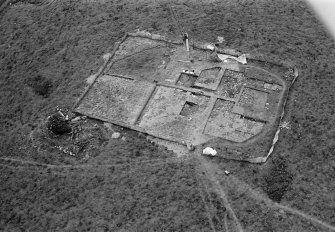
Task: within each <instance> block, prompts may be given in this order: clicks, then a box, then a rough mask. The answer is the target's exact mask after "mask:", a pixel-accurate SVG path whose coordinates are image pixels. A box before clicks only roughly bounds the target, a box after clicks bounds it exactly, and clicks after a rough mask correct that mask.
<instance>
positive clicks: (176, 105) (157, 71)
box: [76, 36, 285, 145]
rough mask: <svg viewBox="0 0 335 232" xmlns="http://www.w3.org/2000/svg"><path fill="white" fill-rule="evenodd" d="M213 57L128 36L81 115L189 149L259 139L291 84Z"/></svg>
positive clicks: (93, 88) (87, 97)
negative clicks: (217, 141)
mask: <svg viewBox="0 0 335 232" xmlns="http://www.w3.org/2000/svg"><path fill="white" fill-rule="evenodd" d="M211 55H212V53H211V52H209V51H206V50H201V49H195V48H193V49H192V50H191V53H190V54H189V53H188V52H187V51H186V49H185V47H184V45H177V44H175V43H170V42H168V41H163V40H162V39H160V40H155V39H150V38H143V37H136V36H128V37H127V38H126V40H125V41H123V43H121V45H120V46H119V49H118V50H117V51H116V52H115V54H114V56H113V58H112V59H111V60H110V61H109V63H108V64H107V66H106V68H105V69H104V71H103V73H102V74H101V75H99V76H98V78H97V79H96V80H95V81H94V83H93V84H92V85H91V86H90V88H89V90H88V91H87V93H86V94H85V95H84V97H83V98H82V99H80V101H79V104H78V105H77V107H76V111H77V112H79V113H82V114H85V115H88V116H90V117H93V118H98V119H102V120H105V121H109V122H112V123H116V124H119V125H122V126H126V127H129V128H131V129H134V130H138V131H141V132H145V133H148V134H150V135H153V136H156V137H159V138H163V139H166V140H170V141H175V142H179V143H183V144H187V143H190V144H193V145H199V144H203V143H206V142H208V141H210V140H212V139H215V138H220V139H223V140H226V141H229V142H233V143H243V142H246V141H248V140H250V139H254V138H257V136H259V135H260V134H261V133H262V132H264V130H268V129H269V127H270V126H272V125H273V124H274V122H275V120H276V118H277V116H278V115H277V114H278V107H279V105H280V104H279V103H280V101H281V100H282V97H283V91H284V89H285V84H283V81H282V80H281V79H280V78H279V77H277V76H275V75H272V74H271V73H268V72H266V71H262V70H261V69H260V68H257V69H256V68H254V67H253V66H250V65H242V64H239V63H237V62H236V61H235V60H228V61H227V62H221V63H218V62H214V61H212V59H211V58H210V56H211ZM190 56H193V57H191V58H192V62H190ZM254 69H255V70H254ZM245 70H247V71H245ZM249 75H250V76H249ZM258 76H259V78H258Z"/></svg>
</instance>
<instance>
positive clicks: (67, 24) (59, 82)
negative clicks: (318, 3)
mask: <svg viewBox="0 0 335 232" xmlns="http://www.w3.org/2000/svg"><path fill="white" fill-rule="evenodd" d="M168 3H171V4H172V5H173V7H174V11H175V12H176V15H177V16H178V17H179V21H180V22H181V24H182V26H183V27H184V28H185V30H187V32H189V35H190V37H191V38H192V39H195V40H198V41H205V42H215V40H216V37H217V36H224V37H225V39H226V46H227V47H228V48H234V49H237V50H240V51H242V52H245V53H252V54H255V55H258V56H260V57H269V59H271V60H272V61H276V60H277V61H285V62H287V63H288V64H295V65H296V66H297V68H298V69H299V71H301V75H300V73H299V75H300V76H301V78H299V79H298V80H297V82H296V83H295V84H294V85H293V88H292V92H291V94H290V95H289V100H288V111H287V115H286V116H285V118H284V120H285V121H288V122H289V123H290V129H284V130H282V132H281V134H280V136H279V141H278V143H277V147H276V149H275V151H274V153H273V156H272V157H271V159H270V160H268V162H267V163H266V164H265V165H262V166H260V165H251V164H246V163H238V162H232V161H227V160H220V159H217V158H213V159H206V162H207V163H208V165H210V166H207V168H208V169H210V171H211V173H212V174H211V175H210V176H211V178H210V179H213V180H214V182H213V183H215V184H216V187H215V188H213V186H210V187H211V188H213V189H215V190H216V192H217V194H212V195H213V196H212V195H210V196H209V198H210V200H208V201H204V200H203V199H202V197H201V196H200V195H201V194H200V193H199V192H200V191H199V189H200V188H202V186H201V184H199V182H198V181H197V180H196V179H195V174H201V173H199V172H198V171H197V168H196V167H195V166H194V164H193V163H190V162H188V161H185V162H165V160H164V161H162V162H160V161H159V162H158V163H157V165H155V162H154V161H152V162H153V165H151V161H148V162H147V163H146V164H145V162H144V161H143V159H148V160H150V159H153V160H154V159H166V158H167V157H171V156H172V155H173V154H171V152H169V151H166V150H164V149H162V148H161V147H158V146H154V145H152V144H151V143H149V142H148V141H146V140H145V139H142V138H139V137H138V135H137V134H136V133H133V132H131V131H128V130H124V131H121V130H120V128H118V127H114V126H113V128H112V129H113V130H114V131H120V132H122V135H123V136H125V138H126V140H125V141H123V140H121V139H119V140H111V141H109V145H108V146H107V147H106V148H105V149H102V150H100V152H99V153H98V154H97V156H94V157H93V158H94V159H93V158H92V160H89V161H88V163H86V164H83V162H82V161H80V160H77V159H74V158H72V157H67V156H65V155H64V154H63V153H61V152H60V151H59V150H55V149H49V150H48V149H45V150H46V151H45V152H38V151H37V150H36V149H35V148H34V147H32V144H31V141H30V140H29V135H30V134H31V132H32V131H34V130H36V128H38V126H39V125H40V124H41V122H42V121H43V120H44V119H45V118H46V117H47V116H48V115H50V114H51V113H52V112H53V110H54V109H55V106H57V105H58V106H60V107H62V108H71V106H72V105H73V103H74V102H75V101H76V99H77V98H78V97H79V96H80V94H81V93H82V91H83V89H84V86H85V80H86V78H87V77H88V76H90V75H91V74H93V73H96V72H97V70H98V68H99V67H100V66H101V65H102V63H103V59H102V58H101V56H102V55H103V54H105V53H107V52H111V50H112V49H113V46H114V44H115V42H116V41H119V40H120V39H121V38H122V36H123V35H124V33H125V32H129V31H132V30H135V29H137V28H138V29H141V30H142V29H145V30H149V31H151V32H155V33H159V34H162V35H167V36H170V37H172V38H178V37H180V35H178V34H177V29H176V27H175V25H174V23H173V20H172V18H171V13H170V10H169V4H168ZM0 35H1V36H0V99H1V101H0V143H1V148H0V154H1V158H3V159H15V160H22V159H23V160H27V162H33V164H35V162H38V163H45V164H48V165H66V166H67V164H68V163H71V164H74V165H83V166H85V165H87V167H90V168H89V169H85V170H84V171H82V170H77V171H76V170H73V171H71V170H70V169H71V168H66V170H61V171H60V172H56V171H48V169H45V170H44V169H43V168H35V166H34V168H32V167H31V166H29V165H28V166H29V167H26V166H25V165H22V166H21V164H19V165H18V166H19V167H15V166H17V162H15V163H14V164H13V163H12V164H9V165H8V164H7V163H4V164H1V178H0V180H1V181H0V182H1V184H0V186H1V189H0V198H1V199H2V204H1V206H0V208H1V210H0V230H4V231H15V230H20V229H22V230H31V231H48V230H49V231H50V230H62V231H73V230H75V229H77V230H80V231H89V230H91V231H92V230H97V231H99V230H100V231H135V229H138V231H172V230H173V231H215V230H217V231H219V229H216V228H219V227H220V228H223V229H222V230H224V229H225V228H228V229H230V230H233V228H235V229H236V228H237V229H239V230H241V229H243V230H244V231H257V232H259V231H290V230H292V228H293V229H294V230H296V231H334V225H335V219H334V218H335V217H334V212H335V210H334V208H335V206H334V202H335V198H334V194H333V193H334V192H335V182H334V178H335V175H334V173H335V160H334V150H335V144H334V142H333V141H334V132H335V127H334V125H335V117H334V115H335V109H334V104H333V98H334V89H335V82H334V78H333V76H334V70H335V69H334V68H335V67H334V64H333V63H332V62H331V61H332V60H334V59H335V46H334V40H333V39H332V38H331V37H330V36H329V34H328V33H327V31H326V30H325V29H324V28H323V26H322V25H321V24H320V23H319V22H318V20H317V19H316V17H315V16H314V15H313V12H312V11H311V10H310V9H308V7H307V5H306V4H305V3H304V2H303V1H295V0H290V1H281V0H278V1H270V2H269V1H243V0H240V1H225V2H224V4H223V3H222V2H221V1H206V2H204V1H201V3H199V1H193V0H192V1H173V2H171V1H169V2H168V1H152V0H147V1H139V2H138V1H126V0H121V1H117V2H116V1H103V2H100V3H99V2H97V1H48V3H47V4H42V5H40V4H37V5H34V4H14V5H12V6H10V7H6V8H5V9H4V10H3V11H2V12H1V15H0ZM38 75H39V76H41V77H37V76H38ZM94 123H97V124H98V122H94ZM94 123H92V124H94ZM92 130H93V129H92ZM219 152H222V151H219ZM130 160H132V161H134V162H138V165H135V166H136V168H134V169H133V170H132V171H131V166H129V165H127V162H128V161H130ZM167 160H168V159H167ZM142 161H143V163H141V162H142ZM98 162H100V163H102V164H104V163H105V164H106V168H103V169H102V170H100V169H98V168H97V169H95V170H94V171H89V170H91V167H94V165H95V164H96V163H98ZM212 163H215V165H217V166H218V168H219V171H220V170H224V169H227V170H229V171H232V173H233V176H228V177H225V179H222V180H221V179H220V178H219V177H220V176H219V175H218V174H217V173H214V172H213V170H211V167H212V166H211V164H212ZM279 164H282V165H279ZM91 165H93V166H91ZM109 165H110V166H109ZM137 167H138V168H137ZM55 170H56V168H55ZM214 177H215V178H216V179H218V180H219V181H220V185H219V184H218V183H217V182H216V181H215V178H214ZM201 178H202V179H204V177H203V176H202V177H201ZM205 180H206V179H205ZM225 181H227V182H226V184H227V185H229V186H228V187H229V188H226V187H225ZM239 181H240V182H239ZM205 183H206V186H209V183H207V182H205ZM211 188H210V189H211ZM222 191H223V192H222ZM243 192H245V193H246V194H244V195H243V194H242V193H243ZM259 192H260V194H258V193H259ZM273 192H280V193H281V194H280V197H278V199H279V202H277V203H276V202H274V201H273V200H269V198H270V196H272V195H271V194H273ZM220 193H221V196H226V197H223V199H221V200H220V197H219V196H220ZM222 193H224V195H223V194H222ZM266 194H268V196H269V198H268V197H267V196H266ZM206 196H207V195H206V192H203V198H206ZM225 198H227V199H228V203H229V205H230V207H231V209H232V210H233V211H234V213H235V215H236V218H230V215H233V213H232V211H231V210H230V209H229V210H228V211H229V212H230V213H229V214H228V215H227V214H225V215H226V216H225V215H222V214H221V213H223V207H221V208H220V207H219V208H217V207H216V206H217V205H222V204H226V206H227V199H225ZM208 202H212V203H211V204H208V205H207V206H206V204H207V203H208ZM213 202H214V203H213ZM206 207H207V208H208V209H209V210H206ZM227 208H229V207H227ZM279 210H283V211H284V213H281V212H279ZM208 211H209V212H208ZM221 219H222V220H221ZM237 221H239V223H240V224H241V226H236V225H238V224H237ZM234 222H235V227H234V225H233V224H234ZM213 228H214V229H213ZM237 231H238V230H237Z"/></svg>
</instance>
